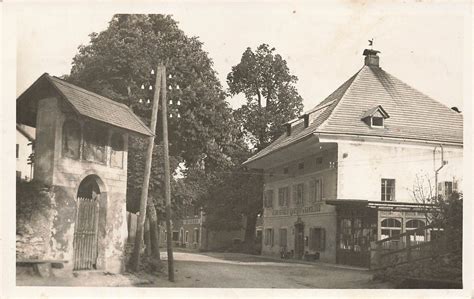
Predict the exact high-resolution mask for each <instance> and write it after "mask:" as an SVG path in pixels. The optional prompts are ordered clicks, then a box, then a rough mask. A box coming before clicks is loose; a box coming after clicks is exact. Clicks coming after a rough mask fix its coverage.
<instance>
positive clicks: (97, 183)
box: [73, 175, 107, 270]
mask: <svg viewBox="0 0 474 299" xmlns="http://www.w3.org/2000/svg"><path fill="white" fill-rule="evenodd" d="M106 207H107V192H106V190H105V185H104V183H103V182H102V180H101V179H100V178H99V177H98V176H97V175H88V176H86V177H85V178H84V179H83V180H82V181H81V183H80V184H79V188H78V190H77V213H76V215H77V216H76V223H75V229H74V242H73V247H74V270H92V269H103V268H104V265H105V233H106V229H105V224H106V221H105V219H106V211H107V209H106Z"/></svg>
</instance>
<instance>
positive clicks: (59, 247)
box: [35, 98, 128, 272]
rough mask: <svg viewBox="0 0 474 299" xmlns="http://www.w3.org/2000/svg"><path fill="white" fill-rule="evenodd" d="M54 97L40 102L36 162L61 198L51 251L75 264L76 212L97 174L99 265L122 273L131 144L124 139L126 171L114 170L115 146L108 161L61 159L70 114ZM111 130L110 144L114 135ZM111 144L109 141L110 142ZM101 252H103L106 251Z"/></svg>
mask: <svg viewBox="0 0 474 299" xmlns="http://www.w3.org/2000/svg"><path fill="white" fill-rule="evenodd" d="M63 111H64V110H63V109H61V107H60V104H59V102H58V101H57V99H55V98H49V99H45V100H41V101H40V104H39V109H38V116H37V117H38V122H37V130H36V132H37V133H36V134H37V136H36V140H37V144H38V145H37V146H38V149H37V163H35V173H36V174H37V176H38V178H39V179H40V180H42V181H43V182H45V183H47V184H50V185H52V186H53V190H54V192H55V194H56V196H55V200H56V209H57V216H56V217H55V218H54V220H53V221H54V222H53V229H52V232H51V241H50V246H51V252H52V255H53V257H54V258H58V259H66V260H69V261H70V262H69V263H68V265H67V267H72V266H73V263H72V261H73V252H74V251H73V240H74V228H75V222H76V213H77V201H76V197H77V192H78V188H79V184H80V183H81V181H82V180H83V179H84V178H85V177H87V176H88V175H96V176H97V177H98V178H99V179H100V181H101V184H99V186H100V188H101V190H100V191H101V198H100V201H101V204H100V215H102V216H100V217H101V220H99V230H101V229H102V231H99V236H102V237H99V258H98V259H99V261H98V264H99V265H100V267H101V268H102V269H106V270H107V271H110V272H120V271H121V270H123V267H124V256H123V253H124V247H125V243H126V238H127V223H126V205H125V202H126V201H125V199H126V188H127V144H128V135H127V134H126V133H124V132H120V133H122V134H123V136H124V145H125V149H124V152H123V167H122V168H117V167H111V166H110V162H109V161H110V153H111V150H110V147H109V146H108V145H107V146H106V153H107V159H106V160H107V162H106V163H105V164H100V163H96V162H88V161H84V160H74V159H71V158H68V157H63V155H62V152H61V151H62V127H63V123H64V121H65V120H66V118H67V117H72V116H67V114H65V113H64V112H63ZM112 130H113V129H112V128H109V129H108V131H109V135H108V136H109V140H110V136H111V133H112ZM108 144H110V143H108ZM101 248H102V250H101Z"/></svg>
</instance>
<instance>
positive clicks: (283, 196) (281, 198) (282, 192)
mask: <svg viewBox="0 0 474 299" xmlns="http://www.w3.org/2000/svg"><path fill="white" fill-rule="evenodd" d="M288 189H289V188H288V187H283V188H279V189H278V205H279V206H280V207H287V206H288V205H289V194H288V193H289V191H288Z"/></svg>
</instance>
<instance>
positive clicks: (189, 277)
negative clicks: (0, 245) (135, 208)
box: [17, 252, 392, 288]
mask: <svg viewBox="0 0 474 299" xmlns="http://www.w3.org/2000/svg"><path fill="white" fill-rule="evenodd" d="M174 258H175V282H174V283H172V282H169V281H168V280H167V275H166V270H165V271H164V272H165V273H163V274H160V275H149V274H144V273H141V274H138V275H134V274H125V275H113V274H110V273H104V272H88V273H84V272H83V273H79V275H77V277H73V276H71V277H54V278H48V279H45V278H39V277H31V276H26V275H19V276H18V277H17V285H57V286H141V287H199V288H391V287H392V286H390V285H387V284H383V283H378V282H374V281H372V273H371V272H370V271H367V270H363V269H355V268H341V267H337V266H334V265H327V264H322V263H315V264H301V263H294V262H287V261H282V260H277V259H268V258H265V257H260V256H252V255H246V254H238V253H191V252H175V254H174ZM165 259H166V253H165V254H164V255H163V260H165ZM165 263H166V262H165Z"/></svg>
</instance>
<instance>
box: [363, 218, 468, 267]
mask: <svg viewBox="0 0 474 299" xmlns="http://www.w3.org/2000/svg"><path fill="white" fill-rule="evenodd" d="M420 235H424V236H425V240H424V241H420V240H417V239H416V236H420ZM428 235H430V236H431V239H430V240H429V241H427V240H426V237H427V236H428ZM459 249H461V248H460V244H457V243H450V242H449V236H448V235H447V234H446V233H445V232H444V230H443V228H442V227H441V226H440V225H439V224H436V223H433V224H430V225H427V226H424V227H420V228H417V229H413V230H410V231H407V232H405V233H403V234H399V235H396V236H392V237H390V238H386V239H383V240H379V241H375V242H372V243H371V259H370V260H371V265H370V268H371V269H374V270H380V269H385V268H388V267H392V266H397V265H401V264H405V263H411V262H415V261H419V260H422V259H427V258H432V257H435V256H438V255H441V254H444V253H448V252H451V251H456V250H459Z"/></svg>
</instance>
